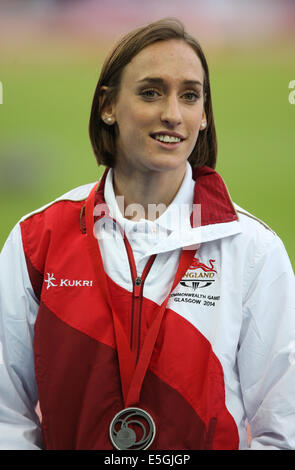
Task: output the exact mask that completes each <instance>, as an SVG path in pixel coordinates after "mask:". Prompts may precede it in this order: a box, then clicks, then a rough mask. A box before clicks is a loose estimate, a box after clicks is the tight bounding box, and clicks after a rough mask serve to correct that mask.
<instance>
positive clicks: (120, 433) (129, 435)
mask: <svg viewBox="0 0 295 470" xmlns="http://www.w3.org/2000/svg"><path fill="white" fill-rule="evenodd" d="M155 435H156V426H155V423H154V420H153V418H152V417H151V415H150V414H149V413H147V412H146V411H144V410H141V409H140V408H125V409H124V410H122V411H120V412H119V413H117V414H116V416H115V417H114V418H113V420H112V422H111V424H110V439H111V442H112V444H113V446H114V447H115V448H116V449H118V450H127V449H128V450H145V449H147V448H148V447H150V445H151V444H152V442H153V440H154V437H155Z"/></svg>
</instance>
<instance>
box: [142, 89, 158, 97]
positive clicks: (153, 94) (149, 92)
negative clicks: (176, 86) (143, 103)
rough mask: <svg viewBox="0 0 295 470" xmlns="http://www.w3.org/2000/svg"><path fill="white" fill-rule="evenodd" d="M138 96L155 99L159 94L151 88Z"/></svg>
mask: <svg viewBox="0 0 295 470" xmlns="http://www.w3.org/2000/svg"><path fill="white" fill-rule="evenodd" d="M140 95H141V96H143V97H144V98H147V99H153V98H157V97H158V96H160V94H159V92H158V91H157V90H154V89H153V88H150V89H149V90H144V91H141V92H140Z"/></svg>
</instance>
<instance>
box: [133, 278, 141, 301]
mask: <svg viewBox="0 0 295 470" xmlns="http://www.w3.org/2000/svg"><path fill="white" fill-rule="evenodd" d="M141 282H142V279H141V277H137V278H136V279H135V281H134V289H133V293H134V296H135V297H139V296H140V291H141Z"/></svg>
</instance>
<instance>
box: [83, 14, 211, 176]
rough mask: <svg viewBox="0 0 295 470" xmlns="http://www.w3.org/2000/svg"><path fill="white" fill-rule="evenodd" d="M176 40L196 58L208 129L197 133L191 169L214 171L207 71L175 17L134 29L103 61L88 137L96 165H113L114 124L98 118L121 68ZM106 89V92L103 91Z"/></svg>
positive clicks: (197, 49)
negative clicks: (155, 45) (150, 49)
mask: <svg viewBox="0 0 295 470" xmlns="http://www.w3.org/2000/svg"><path fill="white" fill-rule="evenodd" d="M169 39H179V40H182V41H185V42H186V43H187V44H189V45H190V46H191V47H192V48H193V50H194V51H195V52H196V54H197V56H198V57H199V59H200V61H201V63H202V67H203V71H204V84H203V90H204V108H205V113H206V118H207V127H206V128H205V129H204V130H202V131H200V132H199V135H198V139H197V142H196V145H195V147H194V149H193V151H192V153H191V155H190V156H189V158H188V161H189V162H190V164H191V166H192V167H193V168H194V167H201V166H203V165H207V166H209V167H211V168H215V165H216V157H217V138H216V130H215V124H214V117H213V108H212V100H211V91H210V82H209V69H208V64H207V61H206V58H205V55H204V53H203V51H202V48H201V46H200V44H199V43H198V41H197V40H196V39H194V38H193V37H192V36H190V35H189V34H188V33H187V32H186V31H185V29H184V26H183V24H182V23H181V22H180V21H179V20H177V19H175V18H165V19H161V20H159V21H156V22H154V23H150V24H148V25H146V26H143V27H140V28H138V29H135V30H133V31H131V32H129V33H128V34H126V36H124V37H123V38H122V39H121V40H120V41H119V42H118V43H117V44H116V45H115V47H114V49H113V50H112V51H111V53H110V54H109V56H108V57H107V58H106V60H105V62H104V64H103V67H102V69H101V73H100V77H99V80H98V83H97V86H96V89H95V93H94V97H93V101H92V108H91V114H90V122H89V135H90V140H91V144H92V148H93V151H94V154H95V156H96V160H97V163H98V165H100V164H101V165H105V166H108V167H114V166H115V162H116V138H117V135H118V128H117V124H116V123H115V124H114V125H112V126H110V125H108V124H105V123H104V122H103V120H102V119H101V114H102V111H103V109H104V107H105V106H106V105H107V104H108V103H110V101H112V100H116V97H117V96H118V93H119V90H120V83H121V76H122V71H123V69H124V67H125V66H126V65H127V64H128V63H129V62H130V61H131V60H132V59H133V57H135V56H136V55H137V54H138V53H139V52H140V51H141V50H142V49H144V48H145V47H147V46H149V45H151V44H153V43H155V42H157V41H166V40H169ZM102 87H107V92H106V89H105V88H102Z"/></svg>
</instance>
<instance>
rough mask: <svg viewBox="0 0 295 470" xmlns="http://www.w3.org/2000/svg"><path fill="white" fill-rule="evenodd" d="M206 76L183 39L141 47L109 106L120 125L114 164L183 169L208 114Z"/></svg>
mask: <svg viewBox="0 0 295 470" xmlns="http://www.w3.org/2000/svg"><path fill="white" fill-rule="evenodd" d="M203 81H204V73H203V68H202V64H201V61H200V59H199V58H198V56H197V54H196V53H195V51H194V50H193V49H192V48H191V47H190V46H189V45H188V44H187V43H185V42H184V41H181V40H174V39H173V40H168V41H160V42H156V43H154V44H152V45H150V46H147V47H146V48H145V49H143V50H142V51H141V52H139V53H138V54H137V55H136V56H135V57H134V58H133V59H132V61H131V62H130V63H129V64H128V65H127V66H126V67H125V69H124V70H123V73H122V79H121V84H120V91H119V94H118V97H117V100H116V102H114V103H113V104H112V105H111V107H110V109H109V113H112V115H113V116H114V118H115V120H116V122H117V125H118V129H119V132H118V137H117V155H116V165H115V168H118V167H119V168H124V169H125V171H126V170H127V171H129V170H130V171H132V170H137V171H143V172H151V171H169V170H179V169H181V168H183V169H184V168H185V165H186V160H187V159H188V157H189V156H190V154H191V152H192V150H193V148H194V146H195V143H196V141H197V138H198V134H199V129H200V125H201V121H202V119H203V120H204V119H206V116H205V112H204V97H203ZM122 165H123V166H122Z"/></svg>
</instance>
